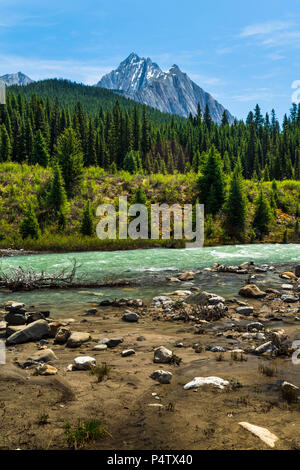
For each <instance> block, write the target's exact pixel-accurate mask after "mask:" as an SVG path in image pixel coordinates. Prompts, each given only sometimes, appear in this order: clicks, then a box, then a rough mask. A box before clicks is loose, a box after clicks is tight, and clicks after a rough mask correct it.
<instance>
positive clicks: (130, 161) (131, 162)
mask: <svg viewBox="0 0 300 470" xmlns="http://www.w3.org/2000/svg"><path fill="white" fill-rule="evenodd" d="M123 169H124V170H125V171H128V172H129V173H131V174H134V173H136V172H137V161H136V152H134V151H133V150H131V151H130V152H128V153H127V154H126V156H125V158H124V162H123Z"/></svg>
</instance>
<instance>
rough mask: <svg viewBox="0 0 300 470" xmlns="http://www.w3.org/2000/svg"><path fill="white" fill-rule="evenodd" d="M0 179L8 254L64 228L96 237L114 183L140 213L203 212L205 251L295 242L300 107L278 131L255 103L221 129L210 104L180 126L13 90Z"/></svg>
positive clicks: (3, 124) (125, 106) (75, 91)
mask: <svg viewBox="0 0 300 470" xmlns="http://www.w3.org/2000/svg"><path fill="white" fill-rule="evenodd" d="M0 173H1V181H0V183H1V186H0V194H1V207H0V217H1V222H0V242H1V246H5V247H6V245H10V246H18V247H20V246H25V245H26V244H27V245H28V244H31V246H33V245H34V244H37V240H41V239H43V237H44V239H45V237H46V235H45V234H46V233H47V231H50V232H51V236H53V234H56V235H55V236H56V240H58V238H60V239H61V240H62V237H63V236H67V235H69V236H71V228H72V233H74V230H75V231H76V230H77V232H78V233H81V235H82V236H84V237H94V236H95V235H94V223H95V222H94V211H95V203H96V202H99V201H100V200H101V201H104V200H113V199H114V197H117V196H118V194H115V188H114V186H115V185H116V181H118V182H119V190H120V192H121V193H122V194H125V193H126V194H127V193H128V194H129V195H131V196H132V198H135V199H136V200H137V201H143V202H145V203H147V204H150V203H151V202H153V201H156V200H157V202H169V201H168V200H172V201H174V202H179V203H184V202H189V203H192V204H195V203H196V202H201V203H204V204H205V211H206V214H207V220H206V232H207V233H206V242H207V243H231V242H234V241H241V242H245V241H247V242H253V241H255V240H259V241H262V240H268V237H269V236H270V233H271V234H272V233H273V235H272V236H274V237H275V238H274V240H273V241H279V242H282V241H288V240H289V239H292V240H297V239H298V238H299V211H300V209H299V202H300V183H299V180H300V105H298V106H296V105H293V106H292V108H291V110H290V111H289V114H288V115H285V116H284V119H283V122H282V123H280V122H279V121H278V119H277V117H276V113H275V111H274V110H272V112H271V114H270V115H269V114H266V115H265V116H263V115H262V113H261V110H260V107H259V105H257V106H256V107H255V109H254V110H253V111H250V112H249V114H248V117H247V119H246V122H244V121H238V120H235V121H234V123H233V124H231V125H229V123H228V119H227V115H226V113H224V115H223V119H222V123H221V124H220V125H217V124H215V123H214V122H213V121H212V118H211V116H210V112H209V108H208V106H207V107H206V109H204V110H201V109H200V107H198V113H197V115H196V116H191V115H190V117H189V118H188V119H184V118H182V117H178V116H174V115H168V114H164V113H160V112H159V111H157V110H154V109H152V108H148V107H146V106H145V105H141V104H139V103H136V102H134V101H131V100H129V99H126V98H124V97H122V96H121V95H117V94H115V93H113V92H111V91H109V90H104V89H100V88H96V87H88V86H84V85H79V84H75V83H72V82H69V81H66V80H45V81H42V82H36V83H32V84H30V85H28V86H26V87H16V86H13V87H10V88H9V90H8V93H7V103H6V105H0ZM22 174H23V175H24V178H22ZM92 174H94V178H93V177H91V175H92ZM155 175H156V176H155ZM155 178H156V180H157V181H158V180H159V181H160V183H161V186H162V188H163V191H162V192H163V194H161V189H162V188H161V187H159V188H158V186H159V185H156V186H155V185H154V183H153V181H154V180H155ZM27 179H28V181H27ZM30 179H31V180H32V181H34V180H35V179H38V182H37V183H36V186H34V185H33V187H32V186H31V185H30ZM128 181H131V183H130V184H129V185H128V184H127V183H128ZM27 184H29V186H30V187H29V188H27V189H28V190H26V185H27ZM153 185H154V186H153ZM103 186H106V187H105V189H104V188H103ZM178 186H179V187H178ZM180 186H182V187H180ZM88 187H89V188H88ZM91 188H92V189H91ZM96 188H97V191H100V192H99V193H98V194H96ZM29 194H30V197H28V196H29ZM126 194H125V195H126ZM119 195H121V194H119ZM7 198H9V199H10V202H9V201H7ZM13 199H14V204H18V203H19V205H18V210H17V215H16V217H12V214H13V211H14V210H15V208H14V205H13V204H12V201H13ZM7 205H8V206H9V207H10V206H12V207H11V211H12V212H11V213H10V214H7ZM12 218H13V220H11V219H12ZM213 221H215V222H213ZM210 227H211V229H212V230H210ZM16 228H17V230H16ZM274 233H275V235H274ZM48 235H49V233H48ZM48 238H49V236H48ZM57 243H58V242H56V244H57ZM58 244H59V243H58ZM80 244H81V245H86V244H87V241H86V238H85V242H80ZM80 244H79V245H80ZM42 245H43V243H42ZM48 248H49V249H52V248H51V247H48ZM53 248H55V247H53Z"/></svg>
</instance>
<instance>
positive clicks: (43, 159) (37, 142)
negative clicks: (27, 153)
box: [32, 130, 49, 168]
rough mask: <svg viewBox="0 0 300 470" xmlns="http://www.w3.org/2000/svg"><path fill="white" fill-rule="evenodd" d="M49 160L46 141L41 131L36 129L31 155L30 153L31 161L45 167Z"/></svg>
mask: <svg viewBox="0 0 300 470" xmlns="http://www.w3.org/2000/svg"><path fill="white" fill-rule="evenodd" d="M48 162H49V153H48V150H47V146H46V142H45V139H44V137H43V134H42V131H41V130H38V131H37V133H36V135H35V139H34V145H33V155H32V163H33V164H34V165H35V164H36V163H38V164H39V165H41V166H43V167H45V168H46V167H47V165H48Z"/></svg>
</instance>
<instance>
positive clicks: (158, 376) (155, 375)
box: [150, 370, 173, 384]
mask: <svg viewBox="0 0 300 470" xmlns="http://www.w3.org/2000/svg"><path fill="white" fill-rule="evenodd" d="M172 377H173V374H172V373H171V372H168V371H165V370H155V371H154V372H152V374H151V375H150V378H151V379H153V380H156V382H159V383H160V384H169V383H170V382H171V380H172Z"/></svg>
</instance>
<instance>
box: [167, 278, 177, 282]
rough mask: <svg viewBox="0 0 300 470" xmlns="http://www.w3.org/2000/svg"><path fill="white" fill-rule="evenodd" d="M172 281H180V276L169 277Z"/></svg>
mask: <svg viewBox="0 0 300 470" xmlns="http://www.w3.org/2000/svg"><path fill="white" fill-rule="evenodd" d="M168 280H169V281H170V282H180V280H179V279H178V277H169V279H168Z"/></svg>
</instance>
